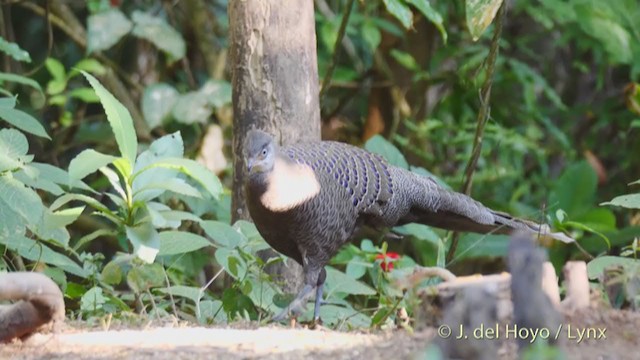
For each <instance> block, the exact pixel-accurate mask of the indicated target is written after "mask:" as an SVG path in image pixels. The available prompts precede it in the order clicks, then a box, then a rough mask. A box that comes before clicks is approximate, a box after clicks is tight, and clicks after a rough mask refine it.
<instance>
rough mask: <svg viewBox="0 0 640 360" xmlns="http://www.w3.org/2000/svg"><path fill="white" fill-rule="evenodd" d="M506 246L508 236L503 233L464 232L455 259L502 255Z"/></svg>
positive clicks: (505, 250)
mask: <svg viewBox="0 0 640 360" xmlns="http://www.w3.org/2000/svg"><path fill="white" fill-rule="evenodd" d="M508 246H509V238H508V237H507V236H505V235H482V234H464V235H462V236H461V237H460V242H459V245H458V251H457V252H456V260H461V259H468V258H478V257H488V258H495V257H504V256H506V255H507V248H508ZM438 250H440V249H438ZM439 265H441V263H440V264H439Z"/></svg>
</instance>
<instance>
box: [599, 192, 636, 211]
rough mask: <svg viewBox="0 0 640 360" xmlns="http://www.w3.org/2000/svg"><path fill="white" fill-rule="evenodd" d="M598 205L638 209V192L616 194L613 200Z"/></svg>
mask: <svg viewBox="0 0 640 360" xmlns="http://www.w3.org/2000/svg"><path fill="white" fill-rule="evenodd" d="M600 205H613V206H621V207H625V208H629V209H640V194H629V195H621V196H616V197H615V198H613V200H611V201H607V202H603V203H601V204H600Z"/></svg>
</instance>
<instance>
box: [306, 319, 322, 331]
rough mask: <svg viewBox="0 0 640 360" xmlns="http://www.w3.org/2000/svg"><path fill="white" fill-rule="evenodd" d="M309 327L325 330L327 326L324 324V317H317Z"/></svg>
mask: <svg viewBox="0 0 640 360" xmlns="http://www.w3.org/2000/svg"><path fill="white" fill-rule="evenodd" d="M309 329H311V330H324V329H325V327H324V326H322V319H321V318H320V317H317V318H315V319H313V321H312V322H311V324H309Z"/></svg>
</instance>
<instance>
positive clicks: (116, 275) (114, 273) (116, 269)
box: [98, 230, 123, 285]
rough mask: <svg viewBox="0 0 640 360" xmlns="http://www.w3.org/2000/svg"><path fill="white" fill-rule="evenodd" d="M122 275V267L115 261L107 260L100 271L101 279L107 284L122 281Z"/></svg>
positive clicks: (115, 283)
mask: <svg viewBox="0 0 640 360" xmlns="http://www.w3.org/2000/svg"><path fill="white" fill-rule="evenodd" d="M98 231H100V230H98ZM122 275H123V274H122V267H120V264H118V263H117V262H116V261H109V263H107V265H105V266H104V268H103V269H102V272H101V273H100V277H101V278H102V279H101V280H102V281H104V282H105V283H107V284H109V285H118V284H120V282H122Z"/></svg>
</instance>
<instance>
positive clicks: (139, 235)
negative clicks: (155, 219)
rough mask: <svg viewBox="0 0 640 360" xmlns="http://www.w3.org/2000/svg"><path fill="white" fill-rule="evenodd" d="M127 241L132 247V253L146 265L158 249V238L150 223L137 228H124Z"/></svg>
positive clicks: (154, 256)
mask: <svg viewBox="0 0 640 360" xmlns="http://www.w3.org/2000/svg"><path fill="white" fill-rule="evenodd" d="M125 229H126V233H127V239H129V241H130V242H131V245H133V253H134V254H135V255H136V256H138V257H139V258H140V259H142V260H143V261H145V262H147V263H152V262H153V261H154V260H155V259H156V255H157V254H158V251H159V249H160V236H159V235H158V231H156V229H155V228H154V227H153V225H152V224H151V223H150V222H143V223H141V224H139V225H137V226H125Z"/></svg>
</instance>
